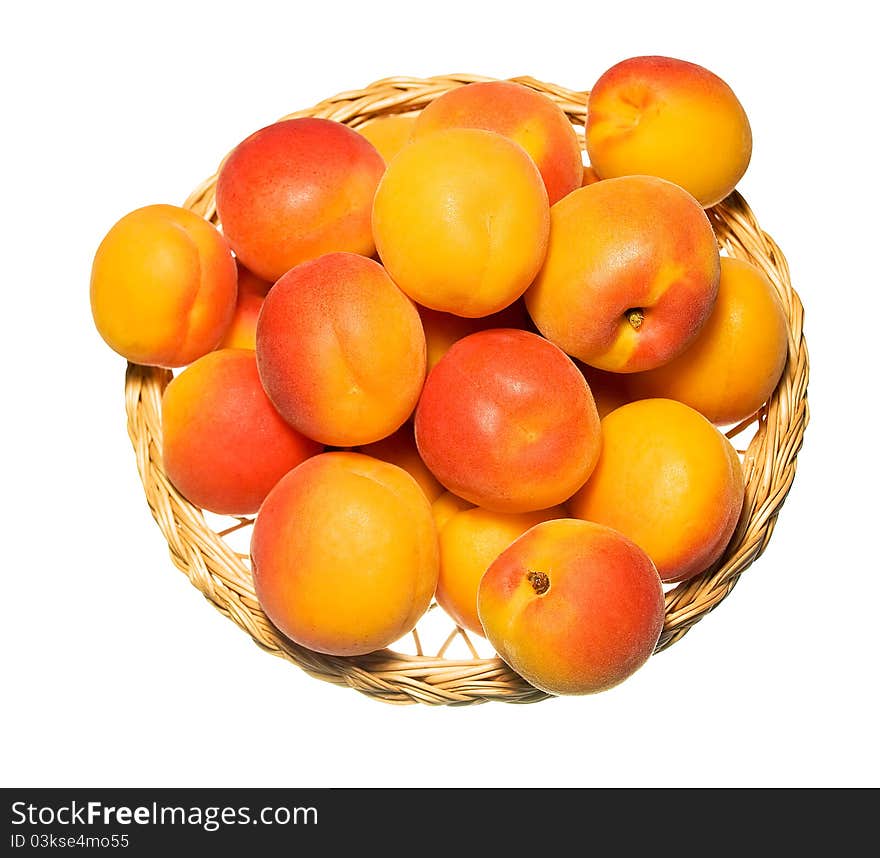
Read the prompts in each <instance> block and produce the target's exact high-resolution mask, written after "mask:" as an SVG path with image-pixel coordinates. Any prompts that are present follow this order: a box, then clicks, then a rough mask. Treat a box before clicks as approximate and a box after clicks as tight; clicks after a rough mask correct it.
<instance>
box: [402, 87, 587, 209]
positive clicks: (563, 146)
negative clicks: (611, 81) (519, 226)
mask: <svg viewBox="0 0 880 858" xmlns="http://www.w3.org/2000/svg"><path fill="white" fill-rule="evenodd" d="M447 128H478V129H482V130H484V131H494V132H496V133H498V134H502V135H504V136H505V137H508V138H510V139H511V140H513V142H514V143H518V144H519V145H520V146H522V148H523V149H525V150H526V152H528V154H529V156H530V157H531V158H532V160H533V161H534V162H535V165H536V166H537V168H538V170H539V172H540V173H541V178H542V179H543V180H544V186H545V187H546V188H547V196H548V197H549V200H550V205H553V203H555V202H556V201H557V200H561V199H562V198H563V197H564V196H565V195H566V194H567V193H569V192H571V191H573V190H574V189H575V188H577V187H580V184H581V181H582V178H583V157H582V155H581V147H580V143H579V141H578V137H577V134H575V131H574V128H573V126H572V124H571V122H570V121H569V119H568V117H567V116H566V115H565V113H564V112H563V110H562V109H561V108H560V107H559V105H557V104H555V103H554V102H553V101H551V100H550V99H549V98H548V97H547V96H546V95H544V94H543V93H540V92H538V91H537V90H534V89H529V87H527V86H523V85H522V84H519V83H514V82H513V81H506V80H493V81H479V82H475V83H470V84H467V85H465V86H460V87H458V88H456V89H451V90H449V91H448V92H445V93H443V95H441V96H440V97H439V98H435V99H434V100H433V101H432V102H431V103H430V104H428V105H427V106H426V107H425V108H424V109H423V110H422V112H421V113H420V114H419V116H418V119H417V121H416V124H415V129H414V131H413V139H414V140H418V139H419V138H421V137H424V136H425V135H426V134H433V133H434V132H436V131H441V130H444V129H447Z"/></svg>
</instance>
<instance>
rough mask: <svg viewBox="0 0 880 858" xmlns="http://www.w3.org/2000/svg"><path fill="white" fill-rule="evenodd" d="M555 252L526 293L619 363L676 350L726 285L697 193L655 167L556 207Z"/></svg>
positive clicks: (577, 351)
mask: <svg viewBox="0 0 880 858" xmlns="http://www.w3.org/2000/svg"><path fill="white" fill-rule="evenodd" d="M550 218H551V231H550V244H549V247H548V249H547V256H546V258H545V260H544V264H543V266H542V268H541V271H540V273H539V274H538V276H537V277H536V278H535V281H534V283H533V284H532V285H531V286H530V287H529V290H528V291H527V292H526V294H525V302H526V307H527V308H528V311H529V314H530V315H531V317H532V320H533V321H534V323H535V325H536V326H537V328H538V330H540V331H541V333H542V334H543V335H544V336H545V337H547V339H549V340H550V341H552V342H554V343H556V345H558V346H559V347H560V348H561V349H562V350H563V351H565V352H566V353H567V354H570V355H572V356H573V357H576V358H578V359H579V360H581V361H583V362H584V363H586V364H588V365H590V366H594V367H596V368H597V369H603V370H607V371H610V372H638V371H642V370H647V369H653V368H654V367H657V366H660V365H662V364H664V363H667V362H668V361H670V360H672V359H673V358H674V357H676V356H677V355H678V354H680V353H681V352H682V351H684V349H685V348H687V346H688V345H689V344H690V343H691V342H692V341H693V340H694V338H695V337H696V336H697V334H698V333H699V330H700V328H701V327H702V325H703V324H704V323H705V321H706V319H707V318H708V316H709V313H710V312H711V310H712V306H713V304H714V302H715V298H716V295H717V293H718V280H719V277H720V259H719V251H718V245H717V242H716V239H715V233H714V232H713V231H712V226H711V224H710V222H709V219H708V217H707V216H706V213H705V212H704V211H703V210H702V209H701V208H700V206H699V204H698V203H697V201H696V200H695V199H694V198H693V197H692V196H691V195H690V194H688V193H687V192H686V191H684V190H682V189H681V188H680V187H678V186H677V185H674V184H672V183H671V182H667V181H665V180H663V179H658V178H654V177H652V176H625V177H623V178H620V179H605V180H604V181H601V182H597V183H595V184H592V185H587V186H585V187H582V188H579V189H578V190H576V191H573V192H572V193H570V194H569V195H568V196H567V197H565V198H564V199H563V200H560V202H558V203H557V204H556V205H555V206H553V208H552V209H551V212H550Z"/></svg>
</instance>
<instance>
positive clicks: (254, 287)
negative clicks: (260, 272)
mask: <svg viewBox="0 0 880 858" xmlns="http://www.w3.org/2000/svg"><path fill="white" fill-rule="evenodd" d="M235 267H236V269H237V270H238V292H239V294H241V293H242V292H247V293H248V294H250V295H259V296H260V297H261V298H265V297H266V295H267V294H268V293H269V290H270V289H271V288H272V281H271V280H263V278H262V277H257V275H256V274H254V272H253V271H251V270H250V269H249V268H246V267H245V266H244V265H242V264H241V260H240V259H236V260H235Z"/></svg>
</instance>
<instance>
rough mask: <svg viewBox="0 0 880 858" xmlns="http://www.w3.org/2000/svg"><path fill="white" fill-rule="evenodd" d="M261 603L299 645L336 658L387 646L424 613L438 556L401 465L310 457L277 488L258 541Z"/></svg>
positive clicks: (430, 524)
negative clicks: (336, 656)
mask: <svg viewBox="0 0 880 858" xmlns="http://www.w3.org/2000/svg"><path fill="white" fill-rule="evenodd" d="M251 561H252V569H253V575H254V587H255V592H256V595H257V599H258V601H259V603H260V605H261V607H262V608H263V610H264V611H265V613H266V616H268V618H269V619H270V620H271V621H272V622H273V623H274V624H275V625H276V626H277V627H278V629H280V630H281V632H283V633H284V634H285V635H286V636H287V637H288V638H290V639H291V640H292V641H294V642H296V643H298V644H300V645H301V646H304V647H307V648H308V649H312V650H315V651H316V652H322V653H328V654H330V655H342V656H350V655H361V654H364V653H368V652H373V651H374V650H377V649H381V648H383V647H386V646H390V645H391V644H392V643H394V642H395V641H396V640H398V639H399V638H401V637H402V636H403V635H405V634H407V633H408V632H410V631H411V630H412V629H413V628H414V627H415V625H416V623H417V621H418V620H419V618H420V617H421V616H422V614H423V613H424V612H425V611H426V610H427V608H428V606H429V605H430V603H431V599H432V598H433V595H434V590H435V587H436V585H437V575H438V569H439V552H438V547H437V533H436V531H435V529H434V521H433V519H432V517H431V507H430V504H429V503H428V500H427V498H426V497H425V495H424V493H423V492H422V490H421V489H420V488H419V486H418V483H416V481H415V480H414V479H413V478H412V477H411V476H410V475H409V474H408V473H406V471H404V470H403V469H402V468H399V467H397V465H392V464H391V463H389V462H382V461H380V460H378V459H374V458H372V457H371V456H365V455H363V454H362V453H350V452H335V451H334V452H327V453H320V454H319V455H317V456H313V457H312V458H311V459H308V460H307V461H306V462H303V464H302V465H300V466H299V467H297V468H294V469H293V470H292V471H290V472H288V473H287V474H286V475H285V476H284V477H282V478H281V480H279V482H278V483H277V484H276V486H275V487H274V488H273V489H272V491H271V492H270V493H269V495H268V496H267V497H266V500H265V501H264V503H263V505H262V506H261V507H260V511H259V514H258V515H257V519H256V522H255V524H254V529H253V533H252V536H251Z"/></svg>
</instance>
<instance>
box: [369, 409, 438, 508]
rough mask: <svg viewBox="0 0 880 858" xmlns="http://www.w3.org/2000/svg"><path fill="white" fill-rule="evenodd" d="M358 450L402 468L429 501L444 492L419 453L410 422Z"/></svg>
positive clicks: (432, 500)
mask: <svg viewBox="0 0 880 858" xmlns="http://www.w3.org/2000/svg"><path fill="white" fill-rule="evenodd" d="M359 450H360V452H361V453H364V454H366V455H367V456H372V457H373V458H375V459H381V460H382V461H383V462H391V464H392V465H397V466H398V467H399V468H403V470H404V471H406V472H407V473H408V474H409V475H410V476H411V477H412V478H413V479H414V480H415V481H416V482H417V483H418V484H419V487H420V488H421V489H422V491H423V492H424V493H425V497H426V498H427V499H428V501H430V502H431V503H433V502H434V501H435V500H437V498H438V497H440V495H442V494H444V488H443V486H441V485H440V483H438V482H437V478H436V477H435V476H434V475H433V474H432V473H431V472H430V471H429V470H428V466H427V465H426V464H425V463H424V462H423V461H422V457H421V456H420V455H419V450H418V447H416V439H415V436H414V435H413V427H412V423H411V422H409V421H407V422H406V423H404V424H403V426H401V427H400V429H398V430H397V431H396V432H394V433H392V434H391V435H388V436H387V437H386V438H382V439H380V440H379V441H374V442H373V443H372V444H365V445H364V446H362V447H360V448H359Z"/></svg>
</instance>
